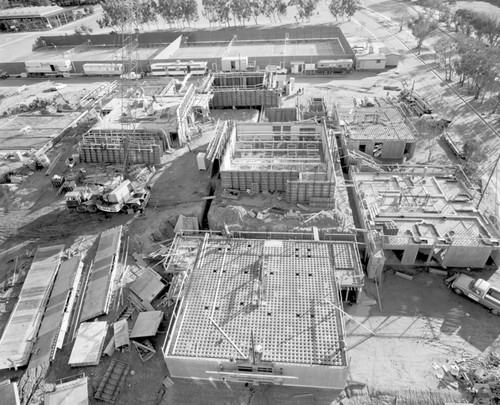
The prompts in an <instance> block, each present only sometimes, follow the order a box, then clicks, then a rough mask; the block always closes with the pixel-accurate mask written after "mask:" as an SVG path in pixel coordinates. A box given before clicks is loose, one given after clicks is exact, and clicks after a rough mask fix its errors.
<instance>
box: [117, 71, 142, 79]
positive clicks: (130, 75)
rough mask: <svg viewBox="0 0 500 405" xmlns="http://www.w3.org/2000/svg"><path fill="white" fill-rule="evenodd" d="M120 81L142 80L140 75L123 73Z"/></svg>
mask: <svg viewBox="0 0 500 405" xmlns="http://www.w3.org/2000/svg"><path fill="white" fill-rule="evenodd" d="M120 79H126V80H136V79H142V74H141V73H135V72H130V73H124V74H122V75H120Z"/></svg>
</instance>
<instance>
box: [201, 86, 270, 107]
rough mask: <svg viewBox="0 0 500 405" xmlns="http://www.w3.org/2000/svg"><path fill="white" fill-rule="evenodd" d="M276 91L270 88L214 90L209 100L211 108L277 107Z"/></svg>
mask: <svg viewBox="0 0 500 405" xmlns="http://www.w3.org/2000/svg"><path fill="white" fill-rule="evenodd" d="M278 105H279V96H278V93H276V92H275V91H271V90H234V91H214V97H213V99H212V101H211V102H210V106H211V107H212V108H232V107H264V108H266V107H277V106H278Z"/></svg>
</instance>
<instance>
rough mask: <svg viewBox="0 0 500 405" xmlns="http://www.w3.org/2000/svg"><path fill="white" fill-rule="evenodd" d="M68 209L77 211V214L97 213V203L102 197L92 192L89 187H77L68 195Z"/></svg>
mask: <svg viewBox="0 0 500 405" xmlns="http://www.w3.org/2000/svg"><path fill="white" fill-rule="evenodd" d="M65 198H66V207H67V208H68V209H76V211H77V212H79V213H81V214H83V213H84V212H90V213H94V212H97V201H99V200H100V199H101V195H100V194H99V193H97V192H95V191H92V190H91V189H90V188H88V187H76V188H75V189H74V190H73V191H70V192H69V193H66V196H65Z"/></svg>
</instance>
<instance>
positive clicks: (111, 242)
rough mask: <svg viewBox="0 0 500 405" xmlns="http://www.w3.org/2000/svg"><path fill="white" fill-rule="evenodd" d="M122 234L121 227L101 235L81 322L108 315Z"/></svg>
mask: <svg viewBox="0 0 500 405" xmlns="http://www.w3.org/2000/svg"><path fill="white" fill-rule="evenodd" d="M121 234H122V227H121V226H118V227H116V228H113V229H110V230H107V231H104V232H102V233H101V238H100V239H99V246H98V248H97V253H96V255H95V258H94V265H93V268H92V274H91V275H90V280H89V283H88V285H87V290H86V292H85V299H84V301H83V307H82V313H81V318H80V320H81V321H86V320H89V319H92V318H95V317H97V316H99V315H103V314H107V313H108V310H109V304H110V300H111V292H112V288H113V278H114V274H115V271H116V267H117V266H116V264H117V260H118V253H119V250H120V240H121Z"/></svg>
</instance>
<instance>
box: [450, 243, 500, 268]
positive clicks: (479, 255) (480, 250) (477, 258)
mask: <svg viewBox="0 0 500 405" xmlns="http://www.w3.org/2000/svg"><path fill="white" fill-rule="evenodd" d="M491 252H492V248H491V247H488V246H484V247H480V246H450V247H449V248H448V251H447V252H446V254H445V256H444V258H443V265H444V266H450V267H453V266H455V267H476V268H482V267H484V266H485V264H486V261H487V260H488V257H489V256H490V254H491Z"/></svg>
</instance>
